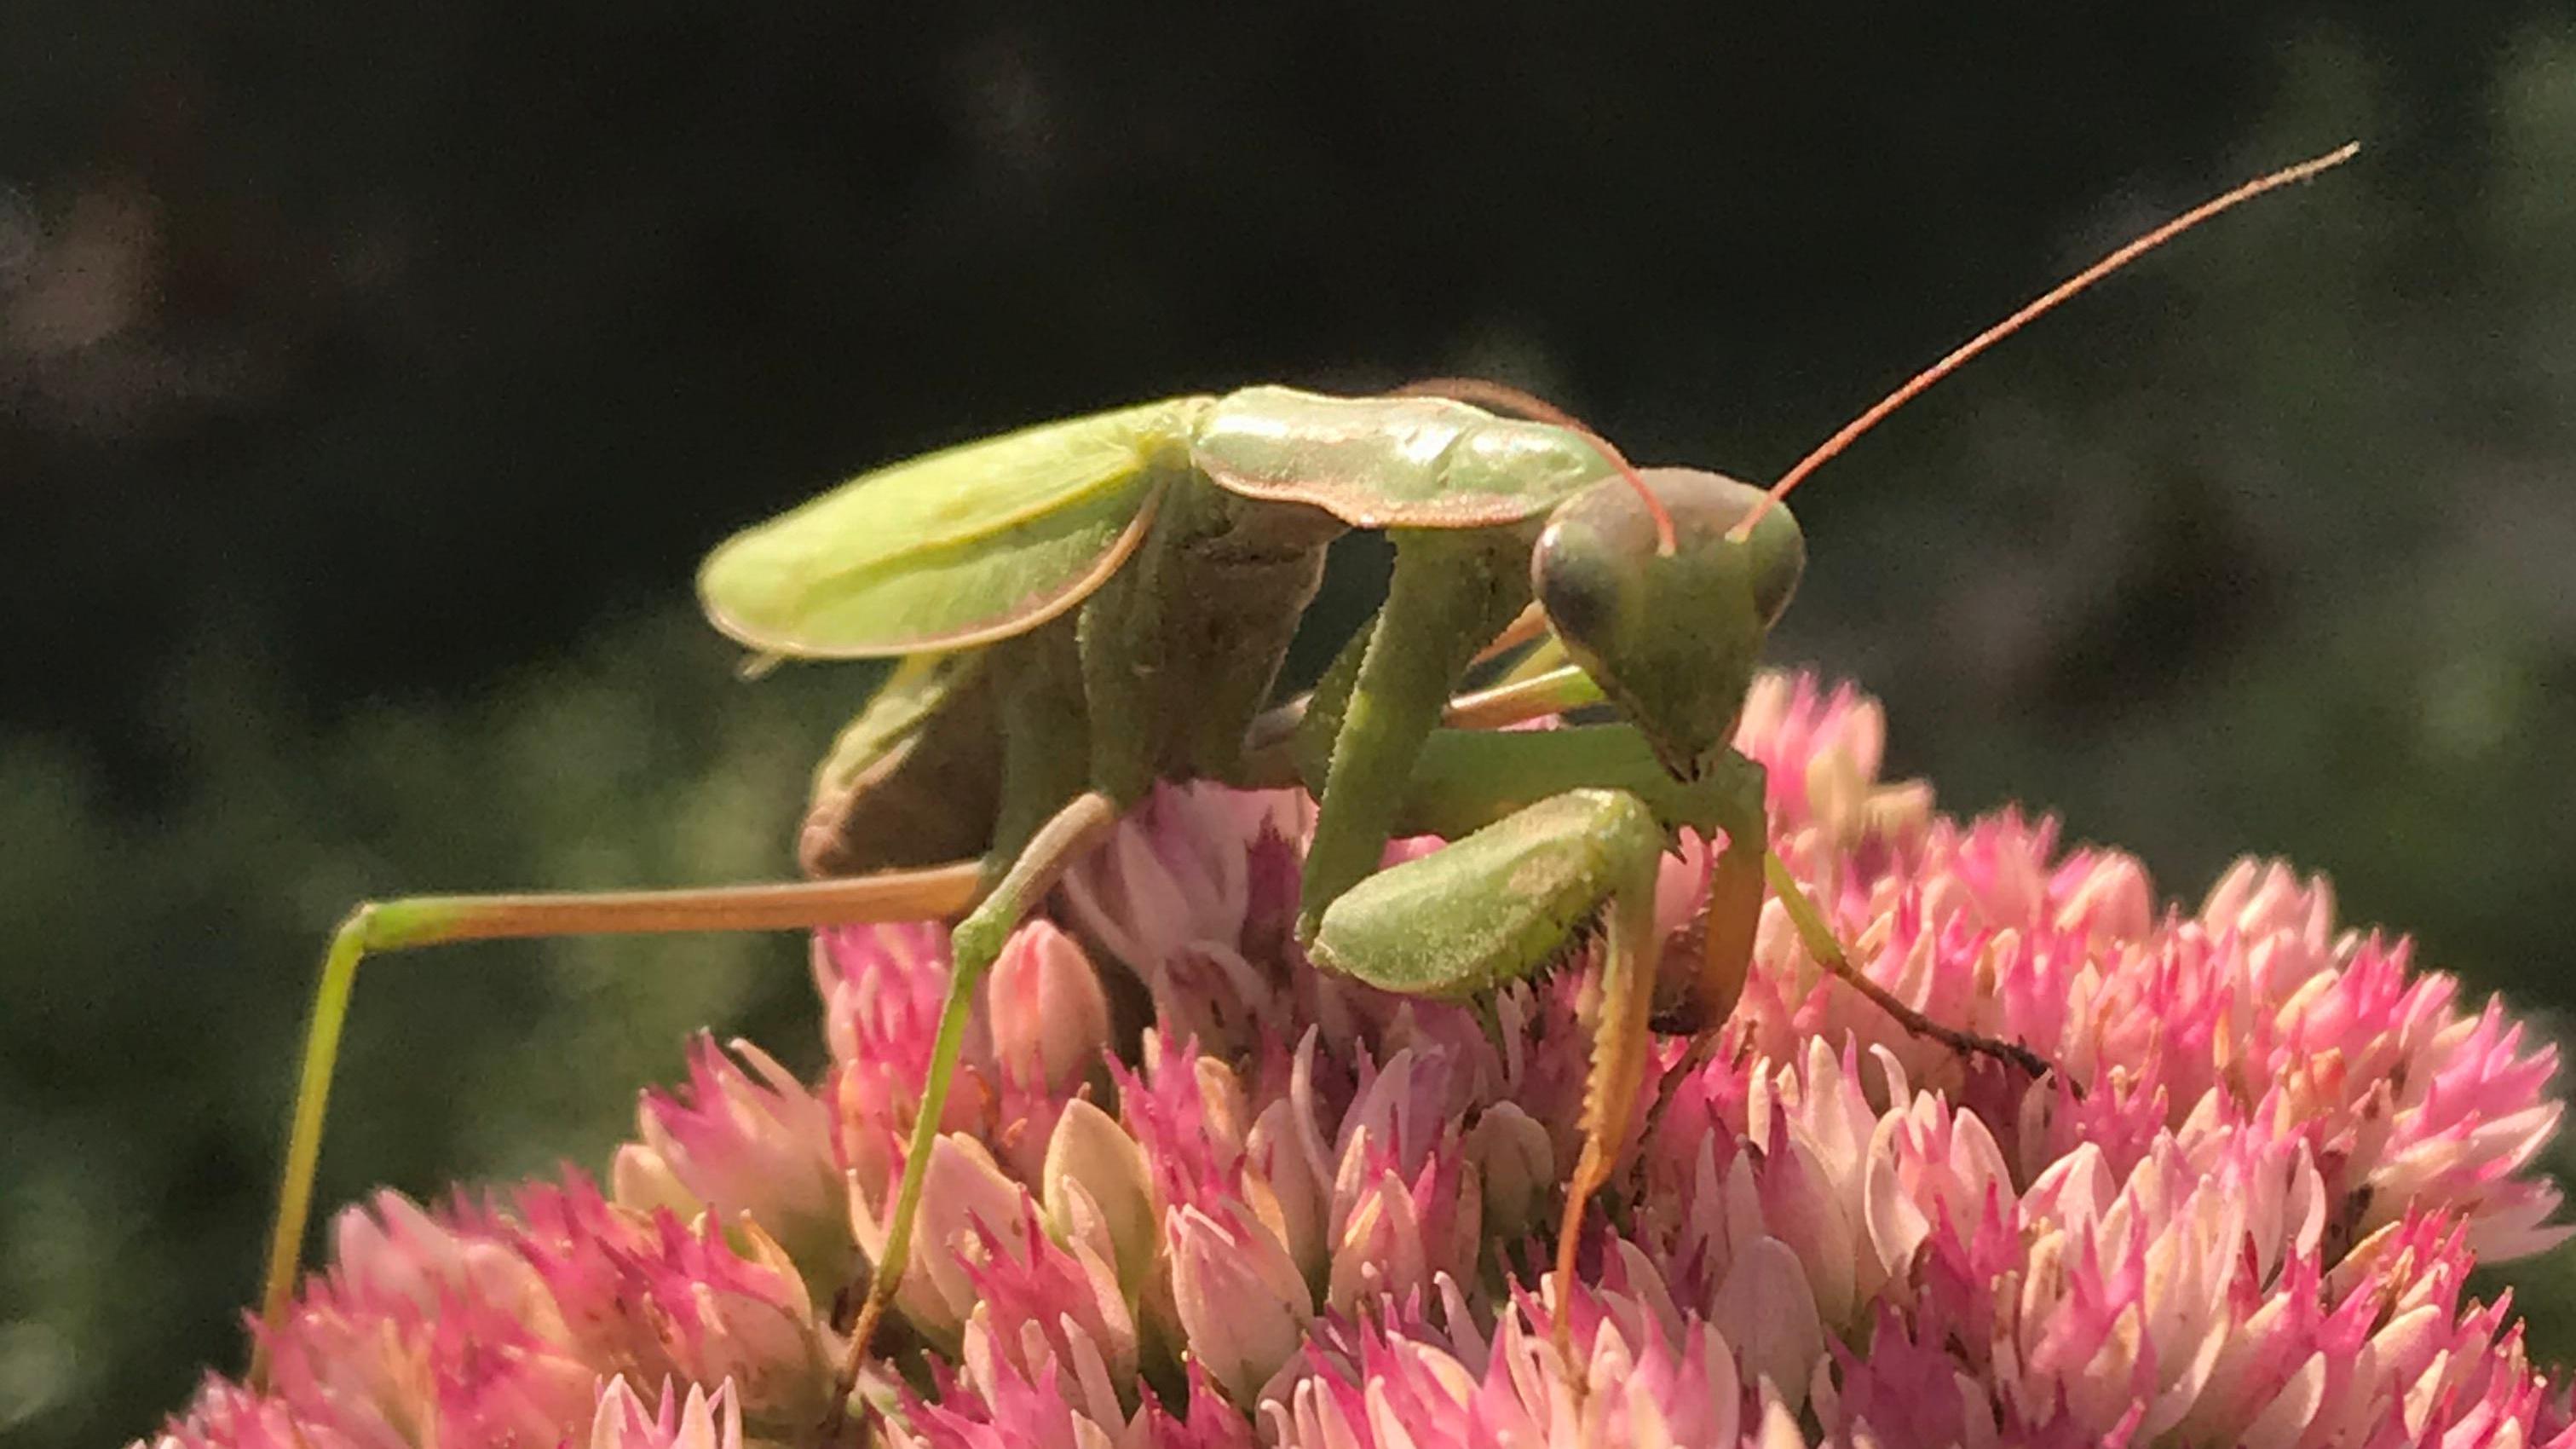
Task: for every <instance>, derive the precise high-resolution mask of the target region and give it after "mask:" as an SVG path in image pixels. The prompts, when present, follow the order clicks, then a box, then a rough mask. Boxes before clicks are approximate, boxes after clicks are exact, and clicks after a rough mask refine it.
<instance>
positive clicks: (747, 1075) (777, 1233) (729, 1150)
mask: <svg viewBox="0 0 2576 1449" xmlns="http://www.w3.org/2000/svg"><path fill="white" fill-rule="evenodd" d="M737 1058H739V1064H737V1060H736V1059H737ZM635 1121H636V1130H637V1135H639V1136H640V1137H642V1138H643V1141H642V1142H641V1143H640V1144H628V1146H627V1147H626V1148H624V1149H621V1150H620V1151H619V1153H618V1155H617V1157H616V1159H615V1161H614V1163H613V1164H612V1169H611V1174H610V1184H611V1187H612V1189H613V1191H614V1195H615V1198H616V1201H618V1202H619V1203H620V1204H622V1205H625V1206H628V1207H635V1208H653V1207H665V1208H668V1209H670V1210H671V1212H673V1213H674V1214H675V1215H677V1216H678V1217H680V1218H681V1219H682V1220H684V1221H685V1220H688V1219H691V1218H694V1217H696V1216H697V1215H698V1214H699V1213H700V1212H705V1211H712V1212H713V1213H714V1214H715V1216H716V1218H717V1220H718V1221H720V1222H730V1221H732V1220H734V1219H735V1218H736V1217H738V1216H741V1215H745V1214H747V1215H749V1216H750V1217H751V1218H752V1219H753V1220H754V1221H756V1222H758V1223H759V1224H760V1225H761V1227H762V1228H763V1229H764V1230H765V1231H766V1232H767V1233H768V1234H769V1235H770V1236H771V1237H772V1238H774V1239H776V1240H777V1241H778V1242H780V1243H781V1244H784V1245H785V1246H786V1247H787V1248H788V1249H789V1251H790V1253H791V1254H792V1255H793V1256H794V1257H795V1259H796V1261H797V1262H798V1264H800V1265H801V1267H802V1269H803V1271H804V1272H805V1273H806V1275H807V1276H808V1277H809V1278H812V1279H814V1280H815V1281H818V1282H822V1283H831V1284H837V1283H838V1282H840V1281H841V1280H842V1279H844V1278H845V1277H847V1275H848V1273H849V1269H850V1266H851V1248H852V1244H851V1242H850V1236H849V1227H848V1215H847V1213H846V1212H845V1211H844V1208H843V1198H844V1189H843V1186H842V1177H841V1172H840V1170H839V1169H838V1168H837V1167H836V1166H834V1164H833V1161H832V1152H831V1140H832V1134H831V1114H830V1112H829V1110H828V1109H827V1108H825V1106H824V1105H823V1103H822V1101H821V1100H820V1099H819V1098H817V1097H816V1096H815V1095H814V1094H813V1093H812V1092H810V1091H807V1090H806V1088H805V1086H804V1084H803V1083H801V1082H799V1081H797V1080H796V1077H795V1074H794V1073H792V1072H790V1071H788V1070H787V1069H786V1068H785V1067H783V1066H780V1065H779V1064H778V1062H777V1061H776V1060H774V1059H773V1058H771V1057H770V1055H769V1054H768V1053H766V1052H764V1051H762V1050H761V1049H760V1048H758V1047H756V1046H753V1045H752V1044H751V1043H749V1042H745V1041H736V1042H734V1043H733V1047H732V1051H731V1052H730V1053H727V1052H726V1051H724V1050H721V1049H719V1048H718V1047H717V1046H716V1044H715V1042H714V1040H713V1039H712V1038H708V1037H704V1036H701V1037H699V1038H698V1040H697V1041H696V1042H695V1043H694V1044H693V1046H692V1048H691V1050H690V1052H689V1081H688V1085H687V1086H686V1087H685V1088H684V1089H683V1090H682V1091H680V1092H677V1093H673V1094H669V1095H665V1094H664V1093H661V1092H654V1091H648V1092H646V1093H644V1094H643V1096H642V1100H641V1101H640V1102H639V1103H638V1104H637V1107H636V1111H635Z"/></svg>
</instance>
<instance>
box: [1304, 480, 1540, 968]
mask: <svg viewBox="0 0 2576 1449" xmlns="http://www.w3.org/2000/svg"><path fill="white" fill-rule="evenodd" d="M1393 536H1394V538H1395V540H1396V559H1395V572H1394V575H1393V576H1392V577H1391V578H1390V579H1389V580H1388V584H1387V596H1386V605H1385V607H1384V608H1382V609H1380V610H1379V611H1378V616H1377V620H1376V622H1375V623H1374V624H1373V625H1372V626H1371V627H1370V629H1369V633H1368V642H1367V644H1366V645H1365V646H1364V650H1365V652H1364V653H1362V654H1361V655H1360V656H1359V657H1358V659H1357V661H1356V667H1357V672H1356V674H1353V673H1350V672H1349V671H1350V669H1351V665H1352V661H1351V657H1350V655H1349V653H1348V651H1345V655H1344V658H1343V660H1341V661H1338V662H1337V663H1336V666H1335V668H1334V670H1333V674H1332V676H1331V677H1328V679H1327V681H1326V687H1324V688H1322V689H1319V690H1318V691H1317V694H1318V698H1319V702H1320V703H1321V705H1322V706H1323V707H1322V708H1320V709H1318V710H1316V711H1314V712H1312V713H1310V715H1309V716H1308V720H1307V725H1308V730H1307V734H1308V739H1309V740H1310V741H1313V742H1314V743H1313V744H1305V743H1301V747H1300V753H1301V754H1302V755H1305V756H1307V757H1308V758H1310V759H1312V758H1317V757H1319V756H1320V755H1321V751H1320V750H1318V749H1316V748H1315V747H1314V746H1315V744H1320V742H1321V741H1320V737H1321V736H1323V735H1324V734H1325V733H1326V732H1327V731H1329V735H1330V740H1331V745H1330V754H1329V763H1328V764H1327V765H1326V766H1325V772H1324V778H1323V779H1322V780H1321V781H1320V782H1315V781H1311V780H1310V782H1309V783H1310V784H1320V786H1321V788H1320V789H1317V790H1316V792H1315V793H1316V796H1317V798H1318V799H1319V800H1320V801H1321V805H1320V807H1319V808H1318V810H1317V812H1316V816H1315V836H1314V840H1313V842H1312V843H1311V844H1310V845H1309V846H1308V847H1307V851H1306V878H1305V887H1304V893H1303V897H1302V900H1301V902H1300V905H1299V909H1298V917H1297V935H1298V938H1299V939H1300V940H1309V939H1312V938H1313V936H1314V934H1315V930H1316V928H1317V927H1318V926H1319V925H1320V924H1321V922H1322V919H1323V914H1324V909H1325V907H1327V906H1329V905H1330V904H1332V902H1333V900H1334V899H1335V898H1336V897H1338V896H1340V895H1341V894H1342V892H1344V891H1346V890H1348V889H1350V887H1351V886H1352V885H1353V884H1355V883H1356V882H1358V881H1359V880H1361V879H1362V878H1364V877H1366V876H1367V875H1368V874H1369V873H1370V872H1372V871H1374V870H1376V869H1377V868H1378V863H1379V861H1380V860H1381V859H1382V858H1383V857H1384V856H1385V854H1386V842H1387V840H1388V838H1389V836H1390V835H1391V834H1392V833H1393V831H1394V828H1395V820H1396V816H1397V813H1398V811H1399V810H1400V809H1401V807H1402V805H1403V803H1404V800H1405V797H1406V794H1407V792H1408V790H1409V788H1410V786H1411V782H1412V777H1413V763H1414V758H1415V756H1416V755H1418V754H1419V753H1420V752H1421V749H1422V743H1423V741H1424V740H1426V739H1428V738H1429V737H1430V735H1431V732H1432V731H1433V730H1434V729H1436V728H1438V727H1439V724H1440V718H1441V716H1442V714H1444V713H1445V712H1446V711H1447V709H1448V706H1449V696H1450V692H1451V691H1452V690H1454V689H1455V688H1456V687H1457V684H1458V681H1459V679H1460V678H1461V677H1462V676H1463V675H1465V673H1466V672H1467V666H1468V664H1469V663H1470V662H1472V661H1473V660H1474V659H1475V657H1476V655H1477V653H1478V651H1479V650H1480V649H1481V648H1482V647H1483V646H1484V642H1485V641H1486V640H1488V639H1491V638H1493V637H1495V635H1496V633H1497V631H1499V630H1503V629H1505V628H1506V627H1507V626H1509V625H1510V624H1511V623H1512V621H1513V619H1514V616H1515V615H1517V614H1518V613H1520V612H1521V609H1522V606H1523V605H1524V604H1525V603H1526V602H1527V601H1528V598H1529V582H1528V573H1527V568H1526V565H1525V564H1523V563H1516V562H1515V561H1514V559H1513V558H1512V556H1511V553H1510V551H1508V550H1504V549H1500V548H1498V547H1496V545H1495V543H1494V541H1493V540H1492V539H1490V538H1487V537H1484V536H1482V535H1478V534H1471V533H1453V532H1443V531H1439V530H1429V529H1401V530H1396V531H1394V534H1393ZM1523 557H1524V558H1525V557H1526V552H1525V549H1524V553H1523ZM1345 678H1347V679H1348V680H1349V685H1348V691H1347V694H1345V693H1343V690H1342V686H1341V680H1342V679H1345Z"/></svg>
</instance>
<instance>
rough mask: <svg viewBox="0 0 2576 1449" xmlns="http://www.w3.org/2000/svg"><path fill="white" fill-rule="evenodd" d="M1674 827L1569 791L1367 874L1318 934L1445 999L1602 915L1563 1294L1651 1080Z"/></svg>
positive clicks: (1642, 810) (1374, 980) (1538, 955)
mask: <svg viewBox="0 0 2576 1449" xmlns="http://www.w3.org/2000/svg"><path fill="white" fill-rule="evenodd" d="M1666 838H1667V837H1666V835H1665V832H1664V827H1663V825H1662V823H1661V822H1659V821H1658V820H1657V819H1656V817H1655V812H1654V811H1653V810H1652V809H1650V808H1649V807H1648V806H1647V804H1646V802H1645V801H1643V800H1641V799H1639V798H1638V797H1637V796H1635V795H1633V794H1630V793H1629V792H1627V791H1625V790H1569V791H1567V792H1565V793H1563V794H1561V795H1555V796H1551V797H1550V798H1548V799H1545V800H1542V801H1539V802H1538V803H1537V804H1534V805H1531V806H1528V807H1526V808H1524V809H1522V810H1519V811H1516V812H1514V813H1513V814H1511V815H1508V816H1506V817H1504V818H1503V819H1501V820H1498V821H1496V822H1494V823H1493V824H1491V825H1489V826H1486V827H1485V828H1484V829H1482V830H1479V831H1477V832H1475V833H1474V834H1472V835H1469V836H1467V837H1466V838H1465V839H1463V840H1459V841H1456V842H1454V843H1452V844H1450V845H1449V846H1447V847H1446V848H1444V849H1442V850H1439V851H1436V852H1434V853H1433V854H1431V855H1428V856H1425V857H1423V858H1421V859H1419V860H1414V861H1408V862H1406V863H1404V864H1402V865H1398V866H1394V867H1392V868H1390V869H1387V870H1383V871H1380V872H1378V873H1377V874H1375V875H1372V876H1370V877H1369V878H1368V879H1366V880H1364V881H1362V882H1360V883H1359V884H1358V885H1356V886H1353V887H1352V888H1351V889H1350V890H1349V891H1347V892H1345V893H1344V894H1343V895H1341V896H1340V897H1339V898H1338V899H1336V900H1335V901H1334V902H1333V903H1332V904H1331V905H1330V906H1329V907H1328V908H1326V910H1325V911H1324V918H1323V922H1322V929H1321V930H1320V931H1319V932H1318V934H1317V935H1316V938H1315V944H1314V954H1315V958H1316V960H1317V961H1319V962H1320V963H1322V964H1323V965H1326V966H1328V967H1330V968H1332V969H1334V970H1336V971H1340V972H1342V973H1344V974H1345V975H1349V976H1353V977H1356V978H1358V979H1360V980H1363V981H1366V982H1368V983H1369V984H1370V985H1373V986H1378V987H1382V988H1384V989H1387V990H1390V991H1398V992H1402V993H1405V994H1407V995H1413V996H1442V997H1449V996H1465V995H1471V994H1474V993H1478V992H1482V991H1485V990H1488V989H1490V988H1492V987H1494V986H1496V985H1499V984H1501V983H1504V982H1508V981H1514V980H1519V979H1521V978H1523V977H1525V976H1528V975H1530V974H1532V973H1534V972H1536V971H1538V970H1539V969H1540V968H1542V967H1543V966H1545V965H1547V964H1548V963H1549V962H1551V961H1553V960H1556V959H1557V958H1559V957H1560V956H1562V955H1563V954H1564V953H1565V951H1566V950H1567V949H1568V948H1569V947H1570V946H1571V945H1572V944H1573V943H1574V941H1575V940H1576V939H1577V938H1578V937H1580V936H1581V935H1582V934H1584V933H1585V931H1586V930H1587V928H1588V927H1589V926H1590V924H1591V923H1593V922H1596V921H1597V922H1598V923H1599V928H1600V935H1601V938H1602V940H1603V943H1604V948H1605V949H1604V951H1603V953H1602V965H1601V974H1600V977H1599V992H1598V995H1599V1001H1598V1006H1597V1009H1596V1010H1595V1012H1594V1015H1593V1027H1592V1070H1591V1076H1590V1081H1589V1084H1588V1085H1587V1086H1586V1088H1585V1090H1584V1096H1583V1118H1582V1122H1581V1124H1580V1127H1581V1132H1582V1136H1583V1147H1582V1151H1581V1155H1580V1157H1579V1158H1578V1160H1577V1161H1576V1163H1575V1168H1574V1173H1573V1176H1572V1177H1571V1178H1570V1179H1569V1180H1568V1182H1567V1185H1566V1203H1565V1215H1564V1219H1563V1221H1562V1223H1561V1225H1560V1226H1559V1228H1558V1232H1557V1246H1556V1271H1557V1283H1558V1285H1559V1287H1558V1291H1559V1292H1560V1293H1562V1292H1563V1291H1564V1290H1565V1285H1568V1284H1571V1283H1572V1282H1573V1281H1574V1257H1575V1249H1576V1247H1577V1245H1578V1244H1579V1243H1580V1242H1581V1240H1582V1226H1583V1217H1584V1213H1585V1211H1586V1210H1587V1208H1588V1206H1589V1205H1590V1203H1591V1201H1592V1197H1593V1194H1594V1193H1596V1192H1598V1191H1599V1190H1600V1188H1601V1186H1602V1184H1604V1183H1605V1182H1607V1181H1608V1180H1609V1177H1610V1168H1611V1164H1612V1163H1613V1162H1614V1161H1615V1160H1616V1158H1617V1156H1618V1149H1619V1140H1620V1138H1621V1137H1623V1136H1625V1135H1626V1133H1627V1130H1628V1126H1629V1123H1630V1120H1631V1117H1632V1115H1633V1109H1634V1107H1635V1104H1636V1100H1637V1091H1638V1088H1639V1087H1640V1086H1641V1085H1642V1084H1643V1082H1644V1080H1645V1071H1646V1063H1647V1058H1648V1056H1649V1055H1650V1052H1651V1048H1652V1044H1653V1037H1652V1034H1651V1033H1650V1032H1649V1031H1648V1030H1647V1017H1648V1009H1649V1006H1650V1003H1651V1002H1652V999H1653V996H1654V987H1655V981H1654V976H1655V962H1656V957H1657V955H1658V951H1657V947H1658V944H1659V943H1658V942H1657V940H1656V935H1655V876H1656V863H1657V860H1658V858H1659V857H1660V856H1661V855H1662V853H1663V849H1664V845H1665V841H1666ZM1720 1015H1721V1016H1722V1015H1723V1013H1722V1012H1721V1013H1720ZM1571 1322H1572V1320H1571V1318H1570V1316H1569V1315H1566V1314H1562V1313H1560V1314H1559V1315H1558V1317H1557V1325H1556V1333H1557V1342H1558V1346H1559V1348H1560V1350H1564V1349H1567V1348H1568V1347H1570V1343H1571V1340H1570V1332H1571V1327H1570V1325H1571Z"/></svg>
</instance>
